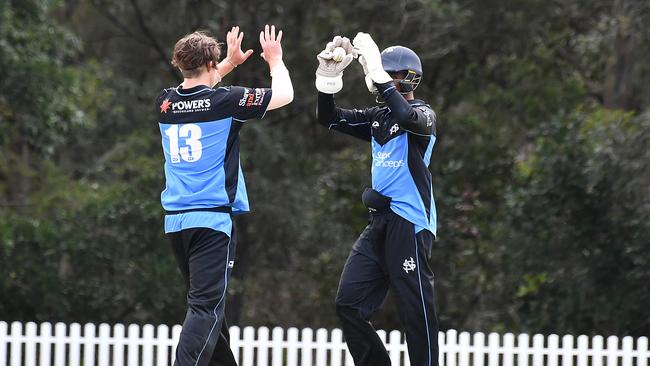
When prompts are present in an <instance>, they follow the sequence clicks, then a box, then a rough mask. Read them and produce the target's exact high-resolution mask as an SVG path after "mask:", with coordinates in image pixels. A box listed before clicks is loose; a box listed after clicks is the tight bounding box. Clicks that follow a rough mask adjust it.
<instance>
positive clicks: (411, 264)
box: [402, 257, 416, 273]
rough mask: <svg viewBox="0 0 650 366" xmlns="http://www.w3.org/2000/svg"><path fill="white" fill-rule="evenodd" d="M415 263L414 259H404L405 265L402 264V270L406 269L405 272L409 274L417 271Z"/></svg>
mask: <svg viewBox="0 0 650 366" xmlns="http://www.w3.org/2000/svg"><path fill="white" fill-rule="evenodd" d="M415 267H416V266H415V261H414V260H413V257H411V258H409V259H404V263H403V264H402V268H404V272H406V273H409V271H415Z"/></svg>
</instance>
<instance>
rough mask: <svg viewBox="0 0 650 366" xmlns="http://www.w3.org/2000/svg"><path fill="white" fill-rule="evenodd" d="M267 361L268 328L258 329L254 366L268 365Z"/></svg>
mask: <svg viewBox="0 0 650 366" xmlns="http://www.w3.org/2000/svg"><path fill="white" fill-rule="evenodd" d="M268 360H269V328H267V327H260V328H259V329H257V363H256V365H263V364H265V363H266V364H268Z"/></svg>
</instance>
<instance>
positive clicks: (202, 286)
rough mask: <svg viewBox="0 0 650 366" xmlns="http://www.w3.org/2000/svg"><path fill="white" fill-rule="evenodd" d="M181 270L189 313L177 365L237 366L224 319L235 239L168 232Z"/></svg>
mask: <svg viewBox="0 0 650 366" xmlns="http://www.w3.org/2000/svg"><path fill="white" fill-rule="evenodd" d="M168 237H169V239H170V240H171V246H172V250H173V252H174V256H175V257H176V261H177V264H178V268H179V269H180V272H181V274H182V275H183V279H184V280H185V284H186V286H187V312H186V314H185V321H183V330H182V331H181V336H180V340H179V342H178V346H177V348H176V361H175V362H174V366H231V365H234V366H236V365H237V362H236V361H235V359H234V357H233V354H232V351H231V350H230V343H229V333H228V325H227V324H226V322H225V319H224V310H225V301H226V290H227V288H228V282H229V280H230V274H231V272H232V267H233V265H234V260H235V248H236V240H235V237H234V229H233V233H232V235H231V237H228V235H226V234H224V233H222V232H220V231H216V230H212V229H208V228H192V229H185V230H182V231H179V232H174V233H169V234H168Z"/></svg>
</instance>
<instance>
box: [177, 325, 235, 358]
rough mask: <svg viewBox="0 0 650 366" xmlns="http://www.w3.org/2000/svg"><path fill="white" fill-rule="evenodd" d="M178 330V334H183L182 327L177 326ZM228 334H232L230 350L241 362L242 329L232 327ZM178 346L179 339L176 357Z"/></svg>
mask: <svg viewBox="0 0 650 366" xmlns="http://www.w3.org/2000/svg"><path fill="white" fill-rule="evenodd" d="M176 327H178V328H176V330H177V331H178V334H180V332H181V326H180V325H179V326H176ZM228 332H229V333H230V348H231V349H232V355H233V356H234V357H235V360H236V361H237V362H239V361H240V360H239V349H240V348H241V345H242V343H241V342H242V341H241V328H239V327H238V326H232V327H230V328H228ZM177 344H178V338H176V340H174V357H175V353H176V345H177Z"/></svg>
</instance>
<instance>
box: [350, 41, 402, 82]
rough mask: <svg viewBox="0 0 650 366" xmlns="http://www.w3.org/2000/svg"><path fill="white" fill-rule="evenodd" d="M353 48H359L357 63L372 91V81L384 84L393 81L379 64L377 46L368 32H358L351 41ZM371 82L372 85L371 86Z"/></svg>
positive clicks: (379, 56)
mask: <svg viewBox="0 0 650 366" xmlns="http://www.w3.org/2000/svg"><path fill="white" fill-rule="evenodd" d="M352 44H353V45H354V48H356V49H357V50H359V55H361V56H360V57H359V63H361V66H363V72H364V73H365V74H366V86H368V90H370V92H373V89H374V90H376V88H375V86H374V83H377V84H384V83H388V82H390V81H393V78H391V77H390V75H388V73H387V72H386V71H384V66H383V65H382V64H381V53H380V52H379V47H377V44H376V43H375V41H374V40H373V39H372V37H371V36H370V34H368V33H363V32H359V33H357V35H356V37H354V40H353V41H352ZM371 84H372V87H371Z"/></svg>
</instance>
